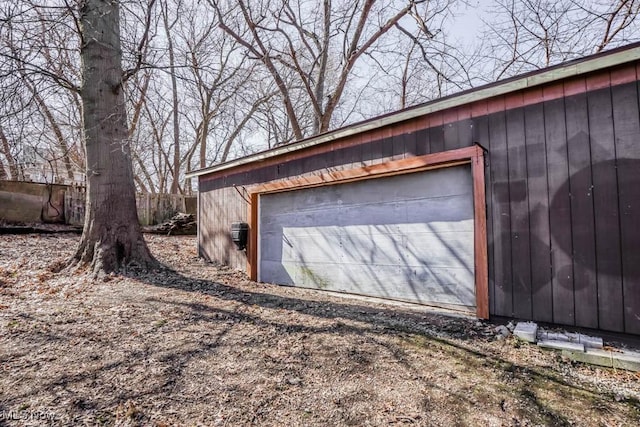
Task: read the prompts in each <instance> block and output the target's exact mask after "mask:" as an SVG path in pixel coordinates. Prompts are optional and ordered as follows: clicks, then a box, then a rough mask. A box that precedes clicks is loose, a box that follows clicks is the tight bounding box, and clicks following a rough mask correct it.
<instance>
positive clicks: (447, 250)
mask: <svg viewBox="0 0 640 427" xmlns="http://www.w3.org/2000/svg"><path fill="white" fill-rule="evenodd" d="M259 211H260V213H259V220H260V222H259V226H258V228H259V234H260V236H259V239H260V249H259V257H260V261H259V270H260V271H259V277H260V280H262V281H267V282H272V283H279V284H285V285H295V286H301V287H310V288H318V289H326V290H333V291H340V292H350V293H357V294H363V295H371V296H379V297H385V298H392V299H400V300H405V301H414V302H419V303H425V304H446V305H462V306H466V307H473V306H474V305H475V281H474V243H473V242H474V234H473V233H474V225H473V197H472V179H471V171H470V168H469V167H468V166H462V167H453V168H447V169H440V170H436V171H427V172H419V173H413V174H408V175H401V176H394V177H388V178H379V179H373V180H368V181H359V182H354V183H348V184H338V185H331V186H323V187H316V188H310V189H303V190H295V191H289V192H283V193H275V194H267V195H262V196H261V197H260V208H259Z"/></svg>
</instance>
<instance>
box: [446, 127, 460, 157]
mask: <svg viewBox="0 0 640 427" xmlns="http://www.w3.org/2000/svg"><path fill="white" fill-rule="evenodd" d="M443 134H444V149H445V150H454V149H456V148H460V146H461V145H460V140H459V138H458V123H457V122H455V121H454V122H451V123H445V124H444V126H443Z"/></svg>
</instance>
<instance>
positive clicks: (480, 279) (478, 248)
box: [471, 147, 489, 319]
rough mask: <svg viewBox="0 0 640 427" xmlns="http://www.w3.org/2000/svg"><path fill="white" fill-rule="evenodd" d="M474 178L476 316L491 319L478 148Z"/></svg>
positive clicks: (473, 161) (484, 212)
mask: <svg viewBox="0 0 640 427" xmlns="http://www.w3.org/2000/svg"><path fill="white" fill-rule="evenodd" d="M471 171H472V176H473V212H474V227H473V230H474V248H475V251H474V254H475V255H474V257H475V259H474V262H475V281H476V316H477V317H478V318H480V319H488V318H489V257H488V253H487V209H486V200H485V191H484V153H483V151H482V149H481V148H480V147H478V153H477V155H476V156H475V157H474V158H473V159H472V160H471Z"/></svg>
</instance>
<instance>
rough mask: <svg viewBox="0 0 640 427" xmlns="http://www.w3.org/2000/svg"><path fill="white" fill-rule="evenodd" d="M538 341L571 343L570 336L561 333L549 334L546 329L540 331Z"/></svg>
mask: <svg viewBox="0 0 640 427" xmlns="http://www.w3.org/2000/svg"><path fill="white" fill-rule="evenodd" d="M538 341H569V336H568V335H567V334H562V333H559V332H547V331H545V330H544V329H539V330H538Z"/></svg>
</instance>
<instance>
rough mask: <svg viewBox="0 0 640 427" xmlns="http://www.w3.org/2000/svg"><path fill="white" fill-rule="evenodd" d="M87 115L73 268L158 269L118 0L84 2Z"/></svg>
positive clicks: (84, 110)
mask: <svg viewBox="0 0 640 427" xmlns="http://www.w3.org/2000/svg"><path fill="white" fill-rule="evenodd" d="M80 12H81V25H82V46H81V52H80V57H81V60H82V73H83V82H82V89H81V96H82V118H83V129H84V139H85V150H86V158H87V202H86V203H87V204H86V214H85V222H84V229H83V232H82V239H81V241H80V245H79V247H78V250H77V252H76V254H75V256H74V258H73V259H72V262H71V265H72V266H84V265H90V266H91V269H92V270H93V272H94V273H95V274H96V275H100V274H103V273H108V272H111V271H115V270H118V269H120V268H121V267H127V266H130V265H132V264H133V265H137V266H139V267H142V268H145V269H146V268H151V267H154V266H155V265H156V264H157V262H156V261H155V260H154V258H153V257H152V256H151V254H150V252H149V250H148V248H147V245H146V243H145V241H144V238H143V236H142V232H141V228H140V224H139V222H138V215H137V211H136V199H135V186H134V181H133V170H132V165H131V152H130V146H129V141H128V139H127V135H128V132H127V120H126V113H125V100H124V94H123V90H122V83H123V81H122V77H123V74H122V64H121V53H120V52H121V51H120V29H119V25H120V22H119V16H118V14H119V7H118V2H117V0H83V1H82V3H81V10H80Z"/></svg>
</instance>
